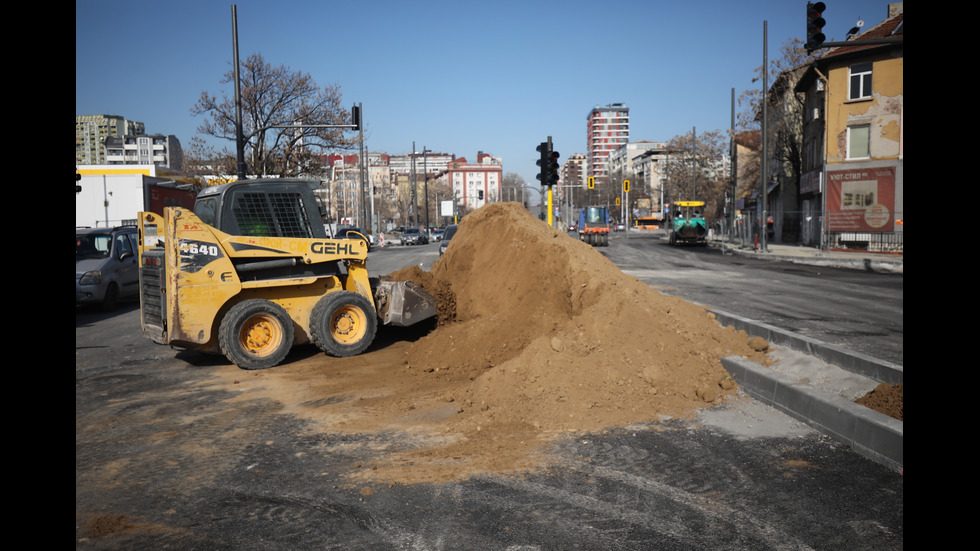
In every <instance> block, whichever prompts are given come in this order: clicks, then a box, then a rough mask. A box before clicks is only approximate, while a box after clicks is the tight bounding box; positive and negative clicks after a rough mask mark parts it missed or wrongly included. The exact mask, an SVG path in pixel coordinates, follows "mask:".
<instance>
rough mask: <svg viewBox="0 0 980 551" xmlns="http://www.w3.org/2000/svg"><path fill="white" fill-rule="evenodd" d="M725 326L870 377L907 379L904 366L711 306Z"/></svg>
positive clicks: (888, 380) (890, 380)
mask: <svg viewBox="0 0 980 551" xmlns="http://www.w3.org/2000/svg"><path fill="white" fill-rule="evenodd" d="M709 311H710V312H711V313H712V314H714V315H715V319H717V320H718V323H720V324H721V326H722V327H728V326H729V325H730V326H732V327H734V328H735V329H741V330H742V331H745V332H746V333H748V334H749V335H751V336H753V337H762V338H764V339H766V340H767V341H768V342H770V343H772V344H780V345H783V346H786V347H788V348H792V349H793V350H799V351H800V352H803V353H804V354H806V355H808V356H813V357H815V358H819V359H821V360H823V361H825V362H827V363H829V364H832V365H836V366H837V367H840V368H841V369H846V370H848V371H850V372H851V373H857V374H858V375H863V376H865V377H868V378H869V379H874V380H876V381H878V382H882V383H888V384H892V385H894V384H899V383H902V382H903V381H904V378H905V369H904V367H902V366H900V365H898V364H895V363H892V362H887V361H884V360H879V359H877V358H872V357H871V356H868V355H866V354H861V353H860V352H853V351H851V350H847V349H846V348H841V347H839V346H836V345H833V344H827V343H825V342H821V341H818V340H816V339H811V338H809V337H804V336H802V335H797V334H795V333H791V332H789V331H785V330H783V329H779V328H778V327H773V326H771V325H767V324H765V323H760V322H757V321H754V320H750V319H747V318H743V317H741V316H738V315H735V314H731V313H729V312H725V311H722V310H715V309H709Z"/></svg>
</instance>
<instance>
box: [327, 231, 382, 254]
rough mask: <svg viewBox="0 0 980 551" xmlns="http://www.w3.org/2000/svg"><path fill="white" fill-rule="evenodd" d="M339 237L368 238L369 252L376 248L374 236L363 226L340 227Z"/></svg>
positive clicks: (337, 236)
mask: <svg viewBox="0 0 980 551" xmlns="http://www.w3.org/2000/svg"><path fill="white" fill-rule="evenodd" d="M336 238H337V239H366V240H367V244H368V252H371V249H372V248H374V237H373V236H372V235H370V234H368V232H366V231H364V230H362V229H361V228H354V227H350V228H340V229H339V230H337V235H336Z"/></svg>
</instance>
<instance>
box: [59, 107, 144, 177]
mask: <svg viewBox="0 0 980 551" xmlns="http://www.w3.org/2000/svg"><path fill="white" fill-rule="evenodd" d="M145 133H146V126H145V125H144V124H143V123H141V122H137V121H131V120H127V119H126V118H125V117H121V116H119V115H75V164H76V165H102V164H106V155H105V141H106V139H108V138H110V137H121V136H125V135H127V134H129V135H141V134H145Z"/></svg>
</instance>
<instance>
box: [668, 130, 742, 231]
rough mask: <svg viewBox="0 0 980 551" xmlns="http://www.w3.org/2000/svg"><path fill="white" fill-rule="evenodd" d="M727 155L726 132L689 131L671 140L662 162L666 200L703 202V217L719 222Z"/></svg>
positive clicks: (726, 172)
mask: <svg viewBox="0 0 980 551" xmlns="http://www.w3.org/2000/svg"><path fill="white" fill-rule="evenodd" d="M728 153H729V145H728V132H722V131H719V130H711V131H707V132H695V130H693V129H692V130H691V131H690V132H688V133H686V134H681V135H679V136H674V137H673V138H671V139H670V140H669V141H668V142H667V154H666V158H665V165H666V166H665V176H666V180H665V190H666V191H665V195H666V196H667V200H668V201H669V202H675V201H704V202H705V217H706V218H707V219H708V220H709V221H715V220H718V219H721V218H722V216H723V213H724V208H725V190H726V188H727V186H728V174H729V171H730V165H729V157H728Z"/></svg>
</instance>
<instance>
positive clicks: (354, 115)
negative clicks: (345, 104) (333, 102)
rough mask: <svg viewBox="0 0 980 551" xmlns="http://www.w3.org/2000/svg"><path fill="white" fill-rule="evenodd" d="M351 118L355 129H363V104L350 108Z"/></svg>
mask: <svg viewBox="0 0 980 551" xmlns="http://www.w3.org/2000/svg"><path fill="white" fill-rule="evenodd" d="M350 120H351V123H352V124H353V125H354V130H360V129H361V106H360V105H355V106H353V107H351V108H350Z"/></svg>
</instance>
